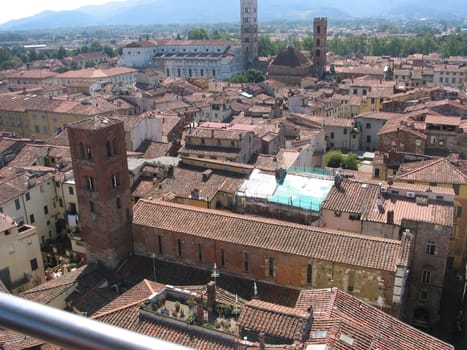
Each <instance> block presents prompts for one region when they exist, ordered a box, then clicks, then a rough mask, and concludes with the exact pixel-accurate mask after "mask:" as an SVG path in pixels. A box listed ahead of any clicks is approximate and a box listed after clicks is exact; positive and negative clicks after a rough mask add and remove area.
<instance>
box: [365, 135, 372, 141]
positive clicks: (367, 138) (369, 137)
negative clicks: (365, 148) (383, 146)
mask: <svg viewBox="0 0 467 350" xmlns="http://www.w3.org/2000/svg"><path fill="white" fill-rule="evenodd" d="M366 142H367V143H371V136H370V135H367V137H366Z"/></svg>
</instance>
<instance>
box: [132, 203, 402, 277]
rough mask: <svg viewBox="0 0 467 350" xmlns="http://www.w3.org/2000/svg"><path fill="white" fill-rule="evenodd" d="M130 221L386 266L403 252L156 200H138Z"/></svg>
mask: <svg viewBox="0 0 467 350" xmlns="http://www.w3.org/2000/svg"><path fill="white" fill-rule="evenodd" d="M133 223H134V225H140V226H149V227H154V228H159V229H162V230H167V231H176V232H182V233H186V234H189V235H195V236H199V237H203V238H206V239H215V240H218V241H225V242H230V243H233V244H241V245H249V246H252V247H257V248H260V249H268V250H273V251H280V252H283V253H289V254H295V255H300V256H306V257H309V258H313V259H320V260H327V261H334V262H338V263H343V264H347V265H352V266H361V267H365V268H370V269H378V270H384V271H395V270H396V267H397V264H398V263H399V260H400V258H401V254H402V251H401V249H402V248H401V242H400V241H394V240H388V239H381V238H375V237H368V236H362V235H358V234H350V233H344V232H338V231H333V230H327V229H323V228H317V227H310V226H305V225H298V224H291V223H284V222H282V221H278V220H269V219H261V218H256V217H251V216H247V215H237V214H231V213H226V212H221V211H213V210H207V209H202V208H194V207H188V206H182V205H177V204H173V203H167V202H159V201H147V200H140V201H139V202H138V203H137V204H136V206H135V209H134V221H133ZM329 247H333V249H329ZM368 251H372V252H374V253H373V254H366V252H368Z"/></svg>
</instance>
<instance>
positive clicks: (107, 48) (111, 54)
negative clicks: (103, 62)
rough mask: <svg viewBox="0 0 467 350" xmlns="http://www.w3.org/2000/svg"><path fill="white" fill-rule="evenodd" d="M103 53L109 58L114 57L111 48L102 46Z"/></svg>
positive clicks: (113, 51)
mask: <svg viewBox="0 0 467 350" xmlns="http://www.w3.org/2000/svg"><path fill="white" fill-rule="evenodd" d="M104 52H105V53H106V54H107V56H109V57H115V50H114V48H113V47H112V46H109V45H105V46H104Z"/></svg>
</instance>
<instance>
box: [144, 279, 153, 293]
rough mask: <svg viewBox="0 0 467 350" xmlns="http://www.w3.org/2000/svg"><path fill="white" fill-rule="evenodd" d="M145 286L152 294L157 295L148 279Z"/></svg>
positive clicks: (145, 280)
mask: <svg viewBox="0 0 467 350" xmlns="http://www.w3.org/2000/svg"><path fill="white" fill-rule="evenodd" d="M143 282H144V284H145V285H146V287H148V289H149V291H150V292H151V294H154V293H155V290H154V288H152V286H151V284H150V283H149V282H150V281H149V280H148V279H146V278H145V279H144V280H143Z"/></svg>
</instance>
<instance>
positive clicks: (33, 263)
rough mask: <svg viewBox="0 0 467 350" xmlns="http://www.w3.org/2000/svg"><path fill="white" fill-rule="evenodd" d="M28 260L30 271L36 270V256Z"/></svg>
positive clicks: (37, 266)
mask: <svg viewBox="0 0 467 350" xmlns="http://www.w3.org/2000/svg"><path fill="white" fill-rule="evenodd" d="M29 262H30V263H31V271H36V270H37V269H38V268H39V265H38V264H37V259H36V258H34V259H31V260H30V261H29Z"/></svg>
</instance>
